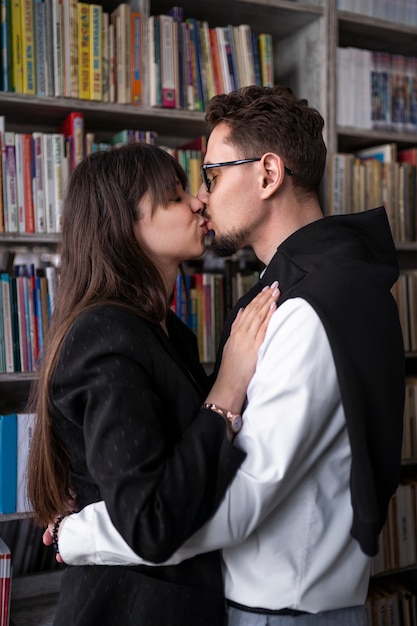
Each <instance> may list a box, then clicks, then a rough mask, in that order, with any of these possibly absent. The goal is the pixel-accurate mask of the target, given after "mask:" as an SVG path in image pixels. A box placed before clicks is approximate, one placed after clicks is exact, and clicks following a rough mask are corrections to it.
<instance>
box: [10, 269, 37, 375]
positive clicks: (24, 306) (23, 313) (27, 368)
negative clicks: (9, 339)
mask: <svg viewBox="0 0 417 626" xmlns="http://www.w3.org/2000/svg"><path fill="white" fill-rule="evenodd" d="M14 273H15V278H16V296H17V316H18V332H19V354H20V371H21V372H31V371H32V369H33V368H32V349H31V346H30V320H29V299H28V283H27V277H26V267H25V266H23V265H22V266H15V267H14Z"/></svg>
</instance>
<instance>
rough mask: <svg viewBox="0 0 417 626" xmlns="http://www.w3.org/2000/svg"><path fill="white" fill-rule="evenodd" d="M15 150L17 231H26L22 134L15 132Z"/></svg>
mask: <svg viewBox="0 0 417 626" xmlns="http://www.w3.org/2000/svg"><path fill="white" fill-rule="evenodd" d="M15 151H16V185H17V189H16V196H17V216H18V231H19V233H25V232H26V202H25V181H24V166H23V134H22V133H16V134H15Z"/></svg>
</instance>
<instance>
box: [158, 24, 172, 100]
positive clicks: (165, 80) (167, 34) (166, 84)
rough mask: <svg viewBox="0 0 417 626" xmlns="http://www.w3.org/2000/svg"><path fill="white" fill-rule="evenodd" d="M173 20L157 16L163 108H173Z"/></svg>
mask: <svg viewBox="0 0 417 626" xmlns="http://www.w3.org/2000/svg"><path fill="white" fill-rule="evenodd" d="M173 22H174V19H173V17H172V16H171V15H160V16H159V28H160V46H161V99H162V106H163V107H165V108H169V109H172V108H175V67H174V33H173Z"/></svg>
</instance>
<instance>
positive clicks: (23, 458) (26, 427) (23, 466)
mask: <svg viewBox="0 0 417 626" xmlns="http://www.w3.org/2000/svg"><path fill="white" fill-rule="evenodd" d="M16 420H17V495H16V511H17V512H18V513H22V512H29V511H30V510H31V506H30V503H29V500H28V495H27V476H26V473H27V464H28V457H29V450H30V446H31V443H32V438H33V430H34V427H35V420H36V415H35V414H34V413H17V415H16Z"/></svg>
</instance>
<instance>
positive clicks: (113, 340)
mask: <svg viewBox="0 0 417 626" xmlns="http://www.w3.org/2000/svg"><path fill="white" fill-rule="evenodd" d="M127 321H128V323H127ZM154 339H155V337H154V334H153V333H152V332H151V331H150V330H149V328H147V327H146V323H145V322H144V321H143V320H140V318H136V316H133V315H132V316H130V317H129V316H124V318H123V319H117V317H116V316H114V315H113V316H110V317H106V316H104V318H103V316H100V315H99V314H97V313H95V314H92V315H87V316H84V317H83V318H82V319H81V320H80V321H79V322H77V323H76V324H75V325H74V327H73V328H72V330H71V333H70V336H69V337H68V339H67V341H66V342H65V346H64V350H63V353H62V355H61V360H60V363H59V366H58V369H57V373H56V377H55V382H54V393H53V402H54V406H55V409H56V420H55V427H56V428H57V431H58V433H59V434H60V436H61V437H62V438H63V440H64V442H65V444H66V445H67V449H68V450H69V452H70V454H71V457H72V459H73V461H74V462H73V465H74V466H75V467H73V469H74V470H75V473H79V474H80V475H81V476H82V475H83V473H84V474H85V475H86V476H87V477H88V476H89V477H91V479H92V480H93V481H94V482H95V483H96V484H97V486H98V488H99V491H100V494H101V497H102V499H103V500H104V501H105V504H106V508H107V510H108V512H109V514H110V517H111V520H112V522H113V523H114V525H115V527H116V528H117V529H118V531H119V532H120V534H121V535H122V537H123V538H124V540H125V541H126V542H127V543H128V545H129V546H131V548H132V549H133V550H134V551H135V552H137V553H138V554H140V555H141V556H142V557H143V558H144V559H146V560H149V561H153V562H155V563H159V562H162V561H165V560H166V559H167V558H169V556H170V555H171V554H172V553H173V552H174V551H175V550H176V549H177V548H178V547H179V546H180V545H181V544H182V543H183V542H184V541H185V540H186V539H187V538H188V537H189V536H191V535H192V534H193V533H194V532H195V531H196V530H197V529H198V528H200V527H201V526H202V525H203V524H204V523H205V521H207V520H208V519H209V518H210V517H211V516H212V515H213V514H214V512H215V511H216V509H217V507H218V506H219V504H220V502H221V501H222V498H223V496H224V493H225V491H226V489H227V487H228V485H229V484H230V482H231V481H232V479H233V477H234V475H235V473H236V471H237V469H238V467H239V466H240V464H241V462H242V461H243V459H244V457H245V454H244V453H243V452H241V451H240V450H238V449H237V448H235V447H234V446H233V445H231V444H230V443H229V442H228V440H227V437H226V426H225V423H224V420H223V419H222V418H221V417H220V416H218V415H216V414H213V413H212V412H210V411H206V410H204V409H202V410H198V406H199V403H200V401H201V398H198V397H197V394H195V392H194V395H193V394H192V392H190V403H191V404H192V405H193V406H192V407H191V408H189V410H191V413H194V412H195V413H196V414H195V417H194V419H191V420H190V421H189V425H188V426H187V428H185V429H184V430H183V432H182V435H181V436H180V437H179V438H177V440H176V441H175V442H173V436H172V433H173V432H174V431H173V428H172V424H171V422H172V420H174V418H175V419H176V420H178V418H179V416H177V415H175V407H174V406H171V407H169V406H168V405H167V400H166V398H163V395H164V394H163V393H162V392H161V386H160V383H161V374H160V369H161V368H160V366H159V365H158V364H159V361H160V360H161V359H165V358H166V355H164V354H163V348H161V347H160V345H159V344H158V342H155V340H154ZM158 345H159V347H158ZM167 362H169V361H166V363H167ZM170 362H171V363H172V369H173V372H174V373H170V372H165V374H164V375H165V376H169V375H174V374H175V376H183V377H184V376H185V375H184V372H181V374H180V375H179V374H178V372H176V371H175V362H174V361H172V359H171V361H170ZM164 363H165V361H164ZM165 369H166V368H165ZM178 371H180V370H178ZM157 372H158V376H159V378H158V384H156V382H155V380H156V376H157ZM162 381H163V378H162ZM178 381H179V384H180V382H181V378H179V379H178ZM182 382H183V383H184V384H186V383H187V381H186V380H183V381H182ZM178 393H181V392H180V390H179V391H178ZM173 403H175V402H174V400H173ZM77 451H78V453H77ZM83 464H84V467H83Z"/></svg>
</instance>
